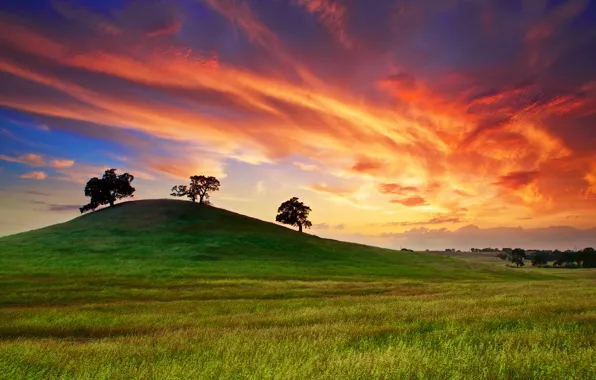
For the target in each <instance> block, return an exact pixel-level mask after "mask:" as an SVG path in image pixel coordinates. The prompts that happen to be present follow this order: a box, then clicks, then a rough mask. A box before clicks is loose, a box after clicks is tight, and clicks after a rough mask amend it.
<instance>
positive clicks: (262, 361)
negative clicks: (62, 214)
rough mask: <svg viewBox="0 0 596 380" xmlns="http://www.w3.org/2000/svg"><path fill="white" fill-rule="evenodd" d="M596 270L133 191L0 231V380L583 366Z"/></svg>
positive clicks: (497, 372) (328, 375) (595, 303)
mask: <svg viewBox="0 0 596 380" xmlns="http://www.w3.org/2000/svg"><path fill="white" fill-rule="evenodd" d="M595 279H596V272H594V270H591V269H573V270H570V269H546V268H544V269H539V268H523V269H522V268H519V269H513V268H507V267H506V266H505V263H504V262H501V263H499V262H494V263H487V262H480V261H479V260H465V259H461V258H453V257H446V256H444V255H437V254H427V253H414V252H396V251H391V250H386V249H380V248H373V247H367V246H362V245H357V244H350V243H343V242H337V241H333V240H327V239H321V238H318V237H316V236H312V235H307V234H299V233H297V232H294V231H291V230H289V229H287V228H285V227H281V226H277V225H273V224H270V223H265V222H262V221H258V220H256V219H251V218H248V217H245V216H242V215H238V214H234V213H231V212H227V211H225V210H220V209H217V208H213V207H206V206H202V205H197V204H192V203H190V202H182V201H165V200H163V201H139V202H129V203H124V204H121V205H117V206H115V207H113V208H110V209H105V210H100V211H97V212H95V213H92V214H89V215H84V216H82V217H80V218H76V219H74V220H72V221H70V222H67V223H64V224H60V225H55V226H51V227H48V228H44V229H41V230H37V231H31V232H27V233H23V234H17V235H13V236H8V237H4V238H0V378H2V379H4V378H5V379H21V378H31V379H38V378H39V379H41V378H43V379H47V378H64V379H73V378H76V379H79V378H94V379H95V378H105V379H108V378H109V379H129V378H144V379H162V378H177V379H178V378H188V379H209V378H226V379H236V378H238V379H245V378H251V379H252V378H254V379H319V378H320V379H338V378H358V379H367V378H371V379H372V378H379V379H381V378H390V379H401V378H403V379H411V378H421V379H438V378H441V379H442V378H453V379H485V378H488V379H518V378H519V379H527V378H540V379H544V378H548V379H557V378H560V379H586V378H590V379H591V378H596V363H595V360H594V359H595V358H596V349H595V347H596V334H595V333H596V331H595V330H596V287H595V286H594V285H595V284H596V281H595Z"/></svg>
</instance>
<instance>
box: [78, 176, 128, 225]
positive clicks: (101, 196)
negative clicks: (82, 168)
mask: <svg viewBox="0 0 596 380" xmlns="http://www.w3.org/2000/svg"><path fill="white" fill-rule="evenodd" d="M116 170H117V169H109V170H106V171H105V173H104V174H103V177H101V178H97V177H93V178H91V179H90V180H89V181H87V184H86V185H85V196H86V197H90V198H91V200H90V201H89V204H87V205H85V206H83V207H81V208H79V211H81V214H82V213H84V212H87V211H90V210H95V209H96V208H98V207H99V206H101V205H107V204H109V205H110V207H111V206H113V205H114V202H116V201H117V200H118V199H122V198H126V197H133V196H134V195H133V193H134V192H135V188H134V187H132V186H131V185H130V183H131V182H132V181H133V180H134V179H135V177H134V176H133V175H131V174H128V173H124V174H116Z"/></svg>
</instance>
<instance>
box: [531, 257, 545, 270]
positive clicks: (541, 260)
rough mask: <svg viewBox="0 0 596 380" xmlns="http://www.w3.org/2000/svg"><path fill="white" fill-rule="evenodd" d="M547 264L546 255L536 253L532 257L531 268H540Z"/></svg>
mask: <svg viewBox="0 0 596 380" xmlns="http://www.w3.org/2000/svg"><path fill="white" fill-rule="evenodd" d="M547 263H548V259H547V257H546V255H544V254H542V253H537V254H535V255H534V257H532V266H534V267H539V268H542V266H543V265H546V264H547Z"/></svg>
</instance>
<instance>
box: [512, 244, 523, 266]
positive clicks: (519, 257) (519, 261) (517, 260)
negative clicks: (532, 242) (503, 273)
mask: <svg viewBox="0 0 596 380" xmlns="http://www.w3.org/2000/svg"><path fill="white" fill-rule="evenodd" d="M525 257H526V251H525V250H524V249H521V248H515V249H514V250H512V251H511V262H512V263H514V264H515V266H517V267H520V266H521V267H523V266H524V265H525V264H524V258H525Z"/></svg>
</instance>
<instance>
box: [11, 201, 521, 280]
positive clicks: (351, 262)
mask: <svg viewBox="0 0 596 380" xmlns="http://www.w3.org/2000/svg"><path fill="white" fill-rule="evenodd" d="M0 252H1V253H0V264H1V265H0V268H2V269H0V275H1V274H5V275H8V274H13V275H14V274H23V273H26V274H27V275H29V276H33V275H38V276H43V275H52V276H55V275H56V274H62V275H64V276H77V275H89V274H92V275H93V276H99V275H110V276H117V275H123V276H148V277H153V278H163V277H172V276H173V277H179V278H183V277H197V276H200V277H217V278H221V277H248V278H269V279H284V278H288V279H291V278H293V279H324V278H346V279H347V278H351V279H353V278H354V277H356V278H366V277H371V276H372V277H375V278H378V277H391V278H395V277H405V278H418V279H429V280H436V279H486V278H493V277H495V276H498V277H500V276H516V277H519V276H520V275H521V274H520V273H521V272H518V273H514V272H512V271H506V270H505V269H504V270H503V271H501V272H496V271H495V269H494V268H488V267H483V266H481V265H476V266H472V265H471V264H470V263H466V262H464V261H461V260H457V259H453V258H449V257H437V256H434V255H428V254H424V253H416V252H397V251H392V250H387V249H381V248H375V247H370V246H364V245H359V244H353V243H345V242H340V241H335V240H329V239H322V238H319V237H316V236H313V235H310V234H306V233H298V232H296V231H293V230H290V229H288V228H285V227H282V226H280V225H276V224H274V223H268V222H264V221H261V220H258V219H254V218H250V217H247V216H244V215H240V214H236V213H233V212H230V211H226V210H223V209H219V208H216V207H209V206H204V205H200V204H196V203H192V202H187V201H179V200H165V199H164V200H142V201H134V202H125V203H121V204H117V205H115V206H114V207H109V208H104V209H101V210H98V211H95V212H93V213H91V214H87V215H82V216H80V217H77V218H75V219H73V220H71V221H68V222H66V223H62V224H57V225H53V226H50V227H46V228H42V229H39V230H34V231H30V232H25V233H20V234H16V235H12V236H8V237H4V238H1V239H0Z"/></svg>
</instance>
